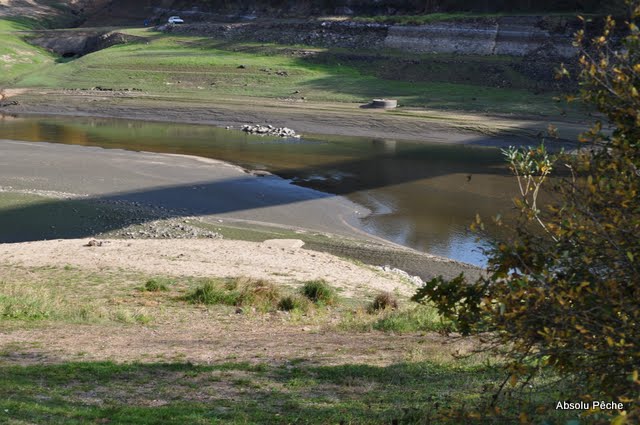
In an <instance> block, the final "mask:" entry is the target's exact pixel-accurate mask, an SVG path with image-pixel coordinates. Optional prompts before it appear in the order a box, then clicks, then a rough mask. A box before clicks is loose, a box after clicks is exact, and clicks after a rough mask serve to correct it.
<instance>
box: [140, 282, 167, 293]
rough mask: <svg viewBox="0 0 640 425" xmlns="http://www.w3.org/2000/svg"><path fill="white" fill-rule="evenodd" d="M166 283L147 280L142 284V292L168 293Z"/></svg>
mask: <svg viewBox="0 0 640 425" xmlns="http://www.w3.org/2000/svg"><path fill="white" fill-rule="evenodd" d="M167 282H168V281H164V280H160V279H149V280H147V282H146V283H145V284H144V290H145V291H148V292H162V291H168V290H169V286H168V285H167Z"/></svg>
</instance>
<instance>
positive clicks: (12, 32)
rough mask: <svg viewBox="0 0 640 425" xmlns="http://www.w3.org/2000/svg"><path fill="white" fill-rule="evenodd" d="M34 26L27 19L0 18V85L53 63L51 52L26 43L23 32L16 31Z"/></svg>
mask: <svg viewBox="0 0 640 425" xmlns="http://www.w3.org/2000/svg"><path fill="white" fill-rule="evenodd" d="M34 28H37V24H36V23H35V22H34V21H30V20H27V19H15V18H11V19H8V18H7V19H0V86H7V85H12V84H13V83H15V82H16V81H17V80H19V79H20V78H22V77H24V76H25V75H28V74H30V73H32V72H34V71H36V70H40V69H43V68H46V67H48V66H49V65H52V64H53V62H54V58H53V56H52V55H51V54H49V53H48V52H46V51H45V50H43V49H40V48H38V47H35V46H33V45H31V44H29V43H27V42H26V41H25V40H24V34H20V33H16V31H27V30H31V29H34Z"/></svg>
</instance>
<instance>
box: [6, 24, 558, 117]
mask: <svg viewBox="0 0 640 425" xmlns="http://www.w3.org/2000/svg"><path fill="white" fill-rule="evenodd" d="M4 25H5V27H6V26H7V23H6V22H5V24H4ZM126 31H127V32H129V33H131V34H134V35H137V36H142V37H145V39H146V40H147V41H146V42H138V43H131V44H128V45H120V46H115V47H111V48H109V49H105V50H102V51H99V52H96V53H93V54H90V55H87V56H84V57H82V58H79V59H76V60H71V61H69V60H64V61H58V62H55V61H54V60H53V59H52V58H51V56H50V55H48V54H45V53H43V52H41V51H39V50H38V49H35V48H33V47H30V49H31V50H32V51H33V52H37V53H38V55H40V56H37V57H38V58H39V59H38V62H36V61H35V59H34V60H33V61H32V62H33V63H30V64H29V66H28V67H27V66H24V67H17V66H15V67H13V68H12V72H11V78H9V77H7V76H5V77H4V78H5V81H6V82H9V81H11V82H13V85H15V86H19V87H47V88H57V89H60V88H65V89H79V88H80V89H88V88H92V87H102V88H109V89H134V88H135V89H138V90H142V91H144V92H147V93H149V94H151V95H162V96H166V97H175V98H189V99H193V100H197V99H203V100H211V99H215V97H216V96H240V97H242V96H253V97H264V98H278V99H290V100H292V101H308V102H313V101H329V102H347V103H366V102H368V101H370V100H371V99H372V98H374V97H388V98H397V99H398V100H399V102H400V104H401V105H403V106H413V107H426V108H435V109H450V110H473V111H483V112H503V113H516V114H542V115H554V114H557V113H558V112H560V109H559V108H558V106H556V104H554V102H553V101H552V98H553V96H554V94H555V93H554V92H550V91H549V90H548V87H546V85H545V84H543V83H540V82H536V81H533V80H531V79H530V78H529V77H528V76H527V75H525V74H523V73H521V72H520V71H518V69H520V68H519V65H518V63H519V62H520V61H521V60H520V59H513V58H511V59H508V58H502V57H467V58H465V59H464V60H460V58H459V57H456V56H453V55H415V54H407V53H400V52H395V51H388V52H378V51H370V52H368V51H358V52H354V51H347V50H344V49H321V48H308V47H305V46H282V45H274V44H257V43H240V42H227V41H219V40H212V39H208V38H203V37H190V36H189V37H188V36H175V35H168V34H163V33H158V32H153V31H152V30H143V29H130V30H126ZM0 36H1V37H3V38H7V39H8V40H13V41H12V43H21V45H23V46H29V45H28V44H26V43H24V41H22V40H21V39H20V38H19V37H18V36H16V35H15V34H13V33H9V32H5V33H3V34H2V35H0ZM34 54H35V53H34ZM45 59H46V61H45ZM45 62H46V65H45ZM5 66H6V65H5ZM14 68H15V69H14ZM34 70H36V72H33V71H34ZM552 72H553V71H552V70H551V69H550V70H549V73H552ZM19 77H20V78H19ZM6 82H5V84H6ZM541 87H543V88H544V90H541V89H540V88H541Z"/></svg>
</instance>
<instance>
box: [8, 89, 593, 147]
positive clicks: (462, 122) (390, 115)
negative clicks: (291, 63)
mask: <svg viewBox="0 0 640 425" xmlns="http://www.w3.org/2000/svg"><path fill="white" fill-rule="evenodd" d="M15 94H16V96H15V99H17V100H18V101H19V105H15V106H11V107H7V108H4V109H3V111H2V112H5V113H15V114H49V115H75V116H97V117H113V118H128V119H131V118H132V117H133V119H138V120H146V121H167V122H181V123H196V124H211V125H217V126H221V127H224V126H235V127H239V126H241V125H243V124H247V123H258V122H269V123H271V124H273V125H275V126H279V127H289V128H293V129H294V130H295V131H296V132H298V133H302V134H334V135H343V136H362V137H372V138H386V139H395V140H413V141H422V142H429V143H457V144H469V145H481V146H509V145H518V144H531V143H533V142H535V140H537V136H538V135H539V134H544V133H545V132H546V130H547V128H548V126H549V125H550V124H551V125H554V126H555V127H557V128H558V129H559V130H560V134H561V135H562V137H563V138H564V139H567V140H575V137H576V136H577V135H578V134H579V133H580V132H582V131H583V130H584V123H580V122H572V121H565V122H556V121H550V120H549V119H548V118H544V117H537V118H536V117H526V116H515V115H513V116H498V115H483V114H474V113H468V112H459V111H435V110H426V109H404V108H403V109H401V110H397V111H393V110H392V111H385V110H375V109H366V108H364V109H363V108H361V106H362V105H359V104H350V103H329V102H313V103H308V102H305V101H300V100H293V99H265V98H250V97H224V98H217V99H215V102H214V101H202V100H188V99H181V98H175V97H169V96H167V97H158V96H150V95H147V94H146V93H143V92H142V93H141V92H130V91H128V92H122V91H118V90H113V91H96V90H42V89H33V90H27V91H21V92H19V93H15Z"/></svg>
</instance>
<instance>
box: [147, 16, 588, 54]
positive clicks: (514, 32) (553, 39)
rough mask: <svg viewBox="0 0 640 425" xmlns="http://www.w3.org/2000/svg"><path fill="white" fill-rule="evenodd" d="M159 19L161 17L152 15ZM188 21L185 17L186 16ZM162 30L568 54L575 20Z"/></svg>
mask: <svg viewBox="0 0 640 425" xmlns="http://www.w3.org/2000/svg"><path fill="white" fill-rule="evenodd" d="M156 20H157V21H160V22H162V18H157V19H156ZM187 22H189V21H187ZM160 28H161V29H162V30H164V31H170V32H174V33H179V34H194V35H196V34H197V35H208V36H211V37H214V38H223V39H228V40H247V41H258V42H275V43H282V44H292V45H300V44H302V45H308V46H318V47H341V48H351V49H354V48H355V49H397V50H400V51H405V52H412V53H451V54H462V55H506V56H516V57H523V56H530V55H535V56H536V57H537V59H538V60H541V59H544V58H545V57H546V58H550V59H551V58H553V59H558V58H570V57H573V56H575V55H576V50H575V48H574V47H573V46H572V34H573V33H574V32H575V30H576V29H577V28H578V26H577V21H574V20H568V19H554V18H547V17H542V16H540V17H535V16H533V17H502V18H482V19H480V18H478V19H473V20H464V21H444V22H433V23H428V24H424V25H419V26H405V25H393V24H384V23H365V22H354V21H350V20H347V21H320V20H304V21H302V20H281V21H272V20H269V21H259V20H258V21H251V22H238V23H216V22H199V23H198V22H196V23H187V24H185V25H175V26H174V25H162V26H161V27H160Z"/></svg>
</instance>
